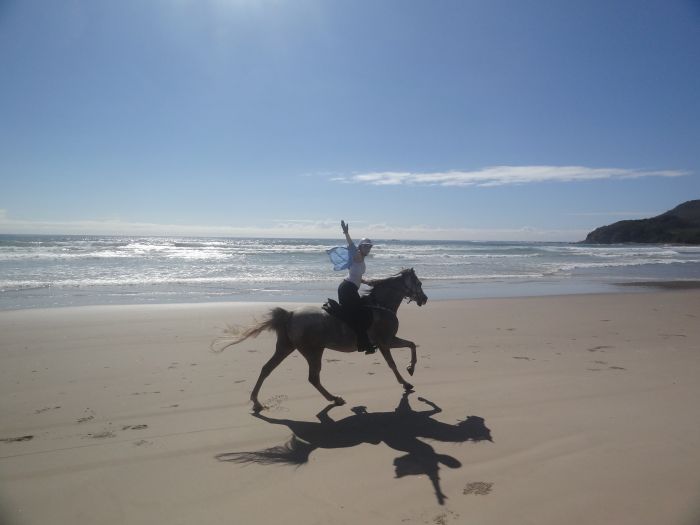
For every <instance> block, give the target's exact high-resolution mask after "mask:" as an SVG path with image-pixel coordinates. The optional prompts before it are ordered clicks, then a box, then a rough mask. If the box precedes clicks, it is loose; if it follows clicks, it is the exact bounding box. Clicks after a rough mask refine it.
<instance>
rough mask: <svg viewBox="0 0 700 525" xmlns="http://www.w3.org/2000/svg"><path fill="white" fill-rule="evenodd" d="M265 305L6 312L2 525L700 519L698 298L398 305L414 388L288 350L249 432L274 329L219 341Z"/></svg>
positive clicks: (364, 366) (336, 359)
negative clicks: (413, 354)
mask: <svg viewBox="0 0 700 525" xmlns="http://www.w3.org/2000/svg"><path fill="white" fill-rule="evenodd" d="M270 306H271V305H269V304H261V303H255V304H251V303H218V304H183V305H163V306H108V307H81V308H55V309H47V310H18V311H5V312H1V313H0V348H1V350H0V422H1V424H0V522H2V523H3V524H7V525H15V524H18V525H24V524H28V525H33V524H45V523H52V524H72V525H75V524H95V523H100V524H122V523H128V524H159V523H164V524H165V523H167V524H168V525H172V524H192V523H197V524H220V523H262V524H267V523H270V524H273V523H287V524H299V525H301V524H351V523H352V524H355V523H377V524H423V523H428V524H449V523H480V524H504V523H533V524H535V523H536V524H557V525H559V524H562V523H567V524H593V523H615V524H630V525H631V524H634V525H639V524H654V525H657V524H659V523H666V524H688V525H691V524H696V523H698V522H699V520H700V454H698V450H699V449H700V411H699V410H698V400H699V399H700V381H699V380H698V379H699V378H700V322H698V317H700V291H699V290H654V289H649V290H648V291H645V292H642V293H624V294H603V295H570V296H554V297H539V298H516V299H478V300H468V301H435V302H429V303H428V304H427V305H426V306H424V307H422V308H418V307H417V306H416V305H415V304H410V305H404V306H402V307H401V310H400V311H399V318H400V321H401V328H400V330H399V335H400V336H402V337H404V338H407V339H411V340H413V341H415V342H416V343H417V344H418V345H419V348H418V359H419V360H418V366H417V368H416V373H415V375H414V376H413V377H412V378H410V379H409V380H410V381H411V382H412V383H413V384H414V385H415V392H414V393H411V394H410V395H403V389H402V388H401V387H400V385H398V384H397V383H396V380H395V379H394V377H393V374H392V373H391V371H390V370H389V368H388V367H387V366H386V364H385V363H384V361H383V358H382V357H381V355H380V354H375V355H369V356H367V355H364V354H360V353H353V354H343V353H339V352H332V351H326V353H325V354H324V362H323V371H322V374H321V380H322V382H323V384H324V386H325V387H326V388H327V389H328V390H329V391H330V392H332V393H333V394H335V395H339V396H342V397H343V398H344V399H345V400H346V401H347V404H346V405H344V406H340V407H328V406H327V403H326V401H325V400H324V399H323V398H322V397H321V395H320V394H319V393H318V392H317V391H316V390H315V389H314V388H313V387H312V386H311V385H310V384H309V383H308V381H307V379H306V377H307V367H306V362H305V361H304V359H303V358H302V357H301V356H300V355H299V354H298V353H294V354H292V356H290V357H289V358H288V359H287V360H286V361H285V362H283V363H282V365H280V366H279V368H278V369H277V370H275V372H274V373H273V374H272V375H271V376H270V377H269V378H268V380H267V381H266V383H265V384H264V386H263V388H262V391H261V397H260V399H261V400H262V401H263V402H264V403H265V404H267V405H268V406H269V409H268V410H266V411H264V412H262V414H261V415H260V416H259V417H256V416H254V415H252V414H251V403H250V401H249V395H250V390H251V388H252V386H253V384H254V383H255V380H256V378H257V376H258V373H259V371H260V368H261V366H262V365H263V364H264V363H265V361H266V360H267V359H268V358H269V356H271V355H272V352H273V348H274V334H272V333H266V334H263V335H261V336H260V337H259V338H257V339H253V340H248V341H246V342H245V343H242V344H241V345H239V346H236V347H232V348H229V349H228V350H226V351H225V352H223V353H221V354H216V353H213V352H211V351H210V349H209V345H210V343H211V342H212V340H213V339H214V338H216V337H217V336H219V335H221V334H222V332H223V330H224V329H225V328H226V326H227V325H229V324H232V325H247V324H249V323H251V322H252V321H253V318H255V317H258V318H260V317H261V316H262V315H263V314H264V313H265V312H266V311H267V310H268V309H269V307H270ZM276 306H277V305H276ZM282 306H285V307H290V308H292V307H294V306H295V305H294V304H287V305H282ZM393 355H394V358H395V359H396V361H397V363H398V364H399V366H400V369H401V370H404V369H405V366H406V365H407V364H408V360H409V352H408V350H401V349H399V350H394V351H393ZM406 378H408V375H407V374H406Z"/></svg>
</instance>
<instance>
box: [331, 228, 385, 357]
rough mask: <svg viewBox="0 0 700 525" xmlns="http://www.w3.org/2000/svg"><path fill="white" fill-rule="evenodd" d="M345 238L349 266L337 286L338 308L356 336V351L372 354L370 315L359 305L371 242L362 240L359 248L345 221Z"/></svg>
mask: <svg viewBox="0 0 700 525" xmlns="http://www.w3.org/2000/svg"><path fill="white" fill-rule="evenodd" d="M340 226H341V228H342V229H343V233H344V234H345V238H346V239H347V241H348V251H349V252H350V266H349V267H348V276H347V277H346V278H345V279H344V280H343V282H342V283H340V286H338V301H339V302H340V306H341V307H342V308H343V310H345V311H346V312H347V315H348V317H349V320H350V324H351V326H352V328H353V330H354V331H355V333H356V334H357V349H358V350H359V351H360V352H365V353H368V354H371V353H374V351H375V350H376V347H375V346H373V345H372V343H371V342H370V340H369V336H368V335H367V329H368V328H369V325H370V324H371V313H370V312H367V311H366V310H365V309H364V308H362V305H361V297H360V285H361V284H367V281H365V279H364V278H363V277H362V275H363V274H364V273H365V271H366V269H367V267H366V265H365V257H367V255H368V254H369V252H370V250H371V249H372V241H370V240H369V239H366V238H365V239H362V240H361V241H360V245H359V247H356V246H355V243H354V242H353V241H352V239H351V238H350V234H349V233H348V225H347V224H346V223H345V221H340Z"/></svg>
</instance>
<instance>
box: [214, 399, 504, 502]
mask: <svg viewBox="0 0 700 525" xmlns="http://www.w3.org/2000/svg"><path fill="white" fill-rule="evenodd" d="M410 394H411V392H406V393H404V394H403V396H402V397H401V401H400V402H399V404H398V406H397V407H396V409H395V410H394V411H393V412H368V411H367V410H366V408H365V407H363V406H358V407H354V408H352V412H353V415H351V416H348V417H345V418H343V419H340V420H338V421H335V420H334V419H332V418H331V417H330V411H331V409H332V408H334V407H335V406H336V404H335V403H332V404H330V405H328V406H327V407H326V408H324V409H323V410H322V411H321V412H319V413H318V414H317V418H318V420H319V421H318V422H317V421H296V420H293V419H277V418H273V417H269V416H267V415H263V414H262V413H255V414H253V415H254V417H257V418H258V419H261V420H263V421H266V422H267V423H271V424H274V425H285V426H287V427H288V428H289V429H290V430H291V431H292V437H291V438H290V439H289V440H288V441H287V442H286V443H285V444H283V445H280V446H277V447H272V448H268V449H264V450H259V451H255V452H228V453H224V454H219V455H217V456H216V458H217V459H218V460H219V461H229V462H234V463H240V464H250V463H257V464H261V465H297V466H300V465H303V464H305V463H307V462H308V461H309V456H310V455H311V453H312V452H313V451H314V450H316V449H319V448H322V449H343V448H350V447H355V446H357V445H361V444H363V443H371V444H373V445H378V444H380V443H385V444H386V445H388V446H389V447H391V448H392V449H394V450H397V451H399V452H403V453H405V455H402V456H399V457H397V458H396V459H394V462H393V466H394V471H395V474H396V477H397V478H401V477H404V476H409V475H425V476H427V477H428V478H429V479H430V481H431V483H432V486H433V490H434V492H435V497H436V498H437V501H438V503H439V504H440V505H443V504H444V502H445V498H446V496H445V495H444V494H443V492H442V490H441V488H440V477H439V470H440V465H445V466H447V467H449V468H459V467H461V466H462V464H461V463H460V461H459V460H458V459H456V458H454V457H452V456H449V455H446V454H440V453H438V452H436V451H435V449H434V448H433V447H432V446H430V445H429V444H427V443H425V442H424V441H421V439H419V438H425V439H430V440H434V441H442V442H448V443H465V442H467V441H473V442H479V441H491V442H492V441H493V440H492V438H491V431H490V430H489V428H488V427H486V425H485V423H484V420H483V418H481V417H478V416H468V417H467V418H466V419H464V420H462V421H459V422H458V423H456V424H449V423H443V422H441V421H437V420H435V419H433V416H434V415H436V414H439V413H440V412H442V409H441V408H440V407H438V406H437V405H436V404H435V403H433V402H432V401H429V400H427V399H425V398H422V397H418V398H417V399H418V400H419V401H421V402H423V403H424V404H426V405H428V407H429V408H428V409H427V410H413V409H412V408H411V406H410V404H409V399H408V398H409V395H410Z"/></svg>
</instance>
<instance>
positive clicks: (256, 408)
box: [253, 403, 267, 414]
mask: <svg viewBox="0 0 700 525" xmlns="http://www.w3.org/2000/svg"><path fill="white" fill-rule="evenodd" d="M266 408H267V407H266V406H265V405H262V404H260V403H254V404H253V412H254V413H255V414H258V413H260V412H262V411H263V410H265V409H266Z"/></svg>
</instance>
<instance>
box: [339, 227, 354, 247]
mask: <svg viewBox="0 0 700 525" xmlns="http://www.w3.org/2000/svg"><path fill="white" fill-rule="evenodd" d="M340 227H341V228H342V229H343V233H344V234H345V239H346V240H347V241H348V246H350V245H351V244H353V242H352V239H351V238H350V233H349V229H350V225H349V224H347V223H346V222H345V221H340Z"/></svg>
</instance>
